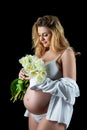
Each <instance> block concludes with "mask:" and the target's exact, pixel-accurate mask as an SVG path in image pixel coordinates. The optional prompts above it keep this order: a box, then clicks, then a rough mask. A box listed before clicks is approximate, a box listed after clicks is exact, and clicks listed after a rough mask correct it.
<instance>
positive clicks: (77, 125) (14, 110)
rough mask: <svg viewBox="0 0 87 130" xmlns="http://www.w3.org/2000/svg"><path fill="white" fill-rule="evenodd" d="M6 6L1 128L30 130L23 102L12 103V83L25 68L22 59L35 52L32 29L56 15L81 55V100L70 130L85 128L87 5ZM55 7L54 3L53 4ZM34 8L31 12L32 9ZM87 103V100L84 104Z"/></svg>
mask: <svg viewBox="0 0 87 130" xmlns="http://www.w3.org/2000/svg"><path fill="white" fill-rule="evenodd" d="M10 4H11V6H10V5H9V3H8V5H7V3H5V4H2V10H1V20H0V21H1V41H0V43H1V44H0V66H1V67H0V69H1V71H0V122H1V123H0V126H1V128H2V130H4V129H5V128H6V129H9V130H10V129H12V130H13V129H15V130H21V129H22V130H28V127H27V118H25V117H24V112H25V108H24V105H23V103H22V101H17V102H15V103H12V102H11V101H10V97H11V95H10V88H9V86H10V83H11V81H12V80H13V79H14V78H16V77H18V72H19V70H20V68H21V66H20V65H19V62H18V59H19V58H20V57H22V56H23V55H24V54H26V53H27V54H30V53H32V51H31V29H32V25H33V23H34V22H35V20H36V19H37V18H38V17H40V16H43V15H47V14H48V15H56V16H58V17H59V19H60V22H61V24H62V25H63V27H64V30H65V35H66V37H67V39H68V40H69V41H70V44H71V45H72V46H73V47H74V48H75V49H76V50H77V51H80V52H81V56H80V57H78V58H77V82H78V85H79V88H80V97H79V98H77V100H76V104H75V105H74V113H73V117H72V121H71V123H70V126H69V128H68V130H77V129H78V130H81V127H82V129H84V128H85V115H86V103H85V102H87V101H85V100H86V98H85V93H86V80H85V77H86V76H85V73H86V53H87V49H86V43H87V42H86V37H87V36H86V34H87V33H86V32H85V31H86V30H87V29H86V18H87V16H86V9H85V3H80V2H79V3H78V4H76V3H68V4H66V5H65V3H61V4H58V5H57V4H56V3H54V5H52V6H50V3H49V5H47V7H46V3H44V4H43V2H42V1H41V3H39V4H41V5H40V6H38V7H37V8H34V7H33V6H36V4H35V5H32V6H30V4H28V5H27V3H26V6H24V5H23V3H22V5H21V3H20V4H17V3H10ZM51 4H52V3H51ZM30 7H31V9H30ZM84 99H85V100H84Z"/></svg>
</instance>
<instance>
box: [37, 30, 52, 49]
mask: <svg viewBox="0 0 87 130" xmlns="http://www.w3.org/2000/svg"><path fill="white" fill-rule="evenodd" d="M38 36H39V39H40V42H41V43H42V44H43V46H44V47H46V48H47V47H50V44H51V36H52V33H51V31H50V29H49V28H47V27H38Z"/></svg>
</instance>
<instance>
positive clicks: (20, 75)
mask: <svg viewBox="0 0 87 130" xmlns="http://www.w3.org/2000/svg"><path fill="white" fill-rule="evenodd" d="M18 77H19V79H22V80H23V79H28V80H30V78H29V76H28V74H27V73H26V72H25V71H24V69H23V68H22V69H21V70H20V72H19V75H18Z"/></svg>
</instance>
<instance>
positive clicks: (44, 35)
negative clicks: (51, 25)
mask: <svg viewBox="0 0 87 130" xmlns="http://www.w3.org/2000/svg"><path fill="white" fill-rule="evenodd" d="M38 36H39V37H40V36H41V35H38ZM47 36H48V34H47V33H46V34H42V37H47Z"/></svg>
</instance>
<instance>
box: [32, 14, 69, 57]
mask: <svg viewBox="0 0 87 130" xmlns="http://www.w3.org/2000/svg"><path fill="white" fill-rule="evenodd" d="M38 27H47V28H49V29H50V31H51V34H52V37H51V48H52V50H53V51H54V52H55V53H57V52H60V51H63V50H65V49H66V48H68V47H69V46H70V44H69V41H68V40H67V38H66V37H65V35H64V28H63V26H62V25H61V23H60V21H59V19H58V17H57V16H52V15H45V16H43V17H39V18H38V19H37V21H36V22H35V23H34V25H33V27H32V48H33V49H34V53H35V54H36V55H37V56H38V57H41V56H42V55H43V54H44V53H45V51H46V48H45V47H44V46H43V44H41V42H40V40H39V36H38Z"/></svg>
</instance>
